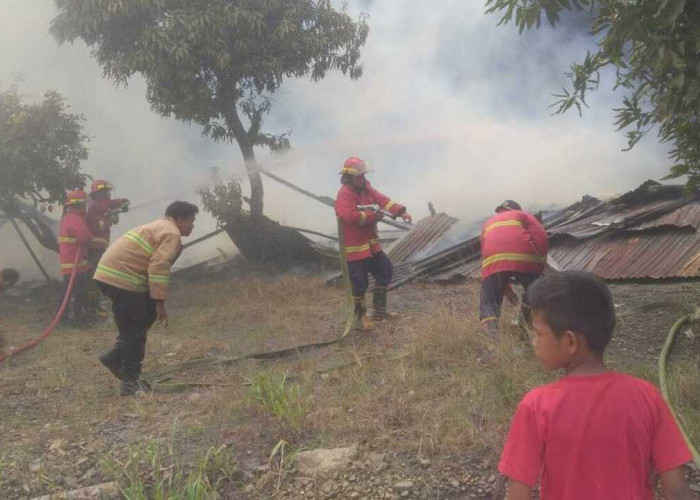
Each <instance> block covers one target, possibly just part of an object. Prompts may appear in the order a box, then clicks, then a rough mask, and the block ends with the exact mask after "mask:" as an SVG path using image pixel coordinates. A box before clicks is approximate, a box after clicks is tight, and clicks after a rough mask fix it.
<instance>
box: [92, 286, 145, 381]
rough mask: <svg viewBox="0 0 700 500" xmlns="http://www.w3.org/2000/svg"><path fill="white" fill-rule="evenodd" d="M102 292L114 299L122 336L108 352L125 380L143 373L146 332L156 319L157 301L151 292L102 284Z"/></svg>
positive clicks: (113, 308) (115, 316) (120, 335)
mask: <svg viewBox="0 0 700 500" xmlns="http://www.w3.org/2000/svg"><path fill="white" fill-rule="evenodd" d="M100 285H101V287H102V293H104V294H105V295H106V296H107V297H109V298H110V299H111V300H112V312H113V313H114V321H115V322H116V323H117V329H118V330H119V335H118V336H117V342H116V344H115V345H114V347H113V348H112V350H111V351H109V352H108V353H107V354H106V357H107V358H108V360H109V362H110V364H113V365H115V366H121V369H122V373H123V375H124V379H125V380H135V379H137V378H138V377H139V374H140V373H141V364H142V363H143V358H144V356H145V354H146V334H147V333H148V330H149V329H150V328H151V326H153V322H154V321H155V320H156V301H155V300H153V299H152V298H151V296H150V295H149V294H148V292H143V293H137V292H129V291H127V290H122V289H121V288H116V287H113V286H110V285H105V284H104V283H100Z"/></svg>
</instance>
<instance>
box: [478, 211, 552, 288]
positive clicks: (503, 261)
mask: <svg viewBox="0 0 700 500" xmlns="http://www.w3.org/2000/svg"><path fill="white" fill-rule="evenodd" d="M548 250H549V240H548V238H547V233H546V231H545V229H544V227H542V224H540V222H539V221H538V220H537V219H536V218H535V217H534V216H533V215H531V214H529V213H527V212H523V211H521V210H507V211H504V212H501V213H500V214H496V215H495V216H493V217H491V218H490V219H489V220H487V221H486V222H485V223H484V226H483V228H482V231H481V277H482V278H487V277H488V276H491V275H492V274H495V273H499V272H503V271H516V272H523V273H533V274H539V273H541V272H542V271H543V270H544V267H545V264H546V263H547V251H548Z"/></svg>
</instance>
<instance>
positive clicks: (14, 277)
mask: <svg viewBox="0 0 700 500" xmlns="http://www.w3.org/2000/svg"><path fill="white" fill-rule="evenodd" d="M2 280H3V281H4V282H5V283H7V284H8V285H9V286H12V285H14V284H15V283H17V282H18V281H19V273H18V272H17V270H15V269H12V268H11V267H7V268H5V269H3V270H2Z"/></svg>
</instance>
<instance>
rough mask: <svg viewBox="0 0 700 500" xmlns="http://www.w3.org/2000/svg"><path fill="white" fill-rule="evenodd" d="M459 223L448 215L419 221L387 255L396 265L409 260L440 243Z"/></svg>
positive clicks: (442, 214)
mask: <svg viewBox="0 0 700 500" xmlns="http://www.w3.org/2000/svg"><path fill="white" fill-rule="evenodd" d="M455 222H457V219H455V218H454V217H452V216H449V215H447V214H444V213H441V214H435V215H431V216H430V217H426V218H425V219H421V220H419V221H418V222H417V223H416V225H415V227H413V229H411V231H410V232H409V233H408V234H407V235H406V236H405V237H403V238H401V239H400V240H399V241H397V242H396V243H395V244H394V245H392V246H391V248H390V249H389V250H388V252H387V255H388V256H389V258H391V260H392V262H394V263H395V264H396V263H398V262H403V261H406V260H409V259H410V258H411V257H413V256H415V255H417V254H419V253H421V252H423V251H425V250H426V249H428V247H430V245H432V244H433V243H435V242H436V241H438V240H439V239H440V238H441V237H442V236H443V235H444V234H445V233H446V232H447V231H448V230H449V229H450V228H451V227H452V226H453V225H454V223H455Z"/></svg>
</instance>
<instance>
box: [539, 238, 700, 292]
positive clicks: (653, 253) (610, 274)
mask: <svg viewBox="0 0 700 500" xmlns="http://www.w3.org/2000/svg"><path fill="white" fill-rule="evenodd" d="M550 253H551V255H552V256H553V257H554V258H555V259H556V261H557V262H558V263H559V264H560V265H561V266H562V267H563V268H564V269H576V270H582V271H589V272H592V273H594V274H596V275H597V276H600V277H601V278H604V279H609V280H621V279H641V278H654V279H661V278H691V277H692V278H695V277H698V276H700V233H698V232H697V231H694V230H689V229H684V230H672V229H671V230H658V231H648V232H644V233H638V234H634V235H632V234H618V235H612V236H609V237H604V238H600V239H599V238H594V239H591V240H588V241H584V242H581V241H576V240H571V239H563V240H560V241H558V242H556V243H554V244H553V245H552V248H551V250H550Z"/></svg>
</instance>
